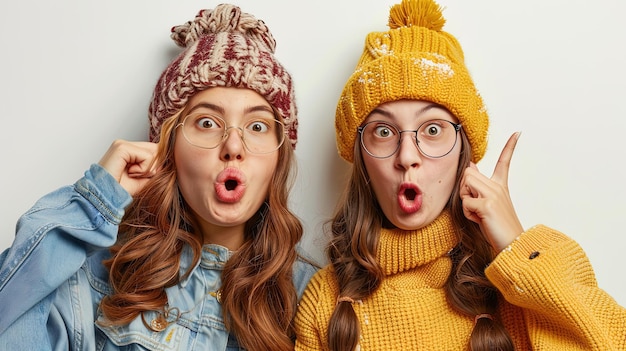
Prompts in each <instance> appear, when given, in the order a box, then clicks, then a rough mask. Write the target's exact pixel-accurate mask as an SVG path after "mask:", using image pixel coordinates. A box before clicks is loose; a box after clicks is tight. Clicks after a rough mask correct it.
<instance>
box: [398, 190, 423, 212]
mask: <svg viewBox="0 0 626 351" xmlns="http://www.w3.org/2000/svg"><path fill="white" fill-rule="evenodd" d="M398 205H399V208H400V210H401V211H402V212H404V213H407V214H411V213H415V212H417V211H419V209H420V208H421V207H422V194H421V191H420V189H419V188H418V187H417V185H415V184H411V183H403V184H401V185H400V189H398Z"/></svg>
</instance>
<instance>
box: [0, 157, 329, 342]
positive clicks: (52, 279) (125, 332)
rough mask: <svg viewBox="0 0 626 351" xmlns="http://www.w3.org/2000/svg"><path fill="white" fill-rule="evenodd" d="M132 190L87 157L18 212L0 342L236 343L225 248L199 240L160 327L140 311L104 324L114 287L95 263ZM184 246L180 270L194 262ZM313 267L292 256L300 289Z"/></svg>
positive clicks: (3, 289) (2, 265)
mask: <svg viewBox="0 0 626 351" xmlns="http://www.w3.org/2000/svg"><path fill="white" fill-rule="evenodd" d="M131 200H132V199H131V197H130V196H129V194H128V193H127V192H126V191H125V190H124V189H123V188H122V187H121V186H120V185H119V184H118V183H117V182H116V181H115V179H113V177H111V176H110V175H109V174H108V173H107V172H106V170H104V169H103V168H101V167H100V166H98V165H92V166H91V168H90V169H89V170H88V171H87V172H85V176H84V177H83V178H81V179H79V180H78V181H77V182H76V183H75V184H74V185H73V186H67V187H63V188H61V189H58V190H57V191H54V192H52V193H50V194H48V195H46V196H44V197H43V198H41V199H40V200H39V201H37V203H36V204H35V205H34V206H33V207H32V208H31V209H30V210H29V211H28V212H27V213H25V214H24V215H23V216H22V218H20V220H19V221H18V225H17V234H16V237H15V240H14V243H13V245H12V246H11V248H9V249H8V250H6V251H4V252H3V253H2V254H0V350H239V349H240V348H239V346H238V344H237V341H236V340H235V339H234V338H233V337H232V336H231V335H229V333H228V332H227V331H226V328H225V327H224V322H223V320H222V317H221V308H220V304H219V302H218V301H217V299H216V298H215V296H214V294H211V292H215V291H217V290H218V289H219V287H220V276H221V271H222V267H223V265H224V263H225V262H226V260H228V258H229V257H230V252H229V251H228V250H227V249H226V248H224V247H221V246H218V245H205V246H204V247H203V252H202V257H201V260H200V262H198V263H197V264H196V266H195V267H192V273H191V274H190V275H189V276H188V277H187V278H186V279H185V280H183V281H181V282H180V283H179V284H177V285H176V286H173V287H170V288H168V289H167V290H166V291H167V297H168V307H169V309H170V311H171V314H172V315H176V316H178V318H177V319H176V318H172V319H176V321H175V322H174V323H171V324H169V325H168V326H167V328H166V329H165V330H163V331H161V332H154V331H151V330H150V329H148V328H146V326H145V325H144V323H148V324H149V323H151V322H152V321H153V320H155V319H156V317H157V315H156V313H155V312H150V313H144V314H143V318H142V316H140V317H138V318H136V319H135V320H134V321H132V322H131V323H130V324H128V325H125V326H121V327H120V326H108V325H107V324H106V323H104V320H103V317H102V315H101V313H100V312H99V310H98V305H99V302H100V300H101V299H102V297H103V296H105V295H106V294H108V293H109V292H110V286H109V284H108V273H107V271H106V269H105V268H104V266H103V265H102V264H101V262H102V260H103V259H105V258H107V257H108V255H109V252H108V249H107V248H108V247H109V246H111V245H113V243H114V242H115V239H116V237H117V229H118V225H119V223H120V221H121V218H122V216H123V214H124V208H125V207H126V206H127V205H128V204H129V203H130V202H131ZM192 259H193V257H192V254H191V249H189V248H185V249H184V250H183V253H182V255H181V267H180V269H181V272H186V271H187V270H188V269H189V268H190V267H191V264H192ZM316 270H317V268H316V267H315V266H314V265H312V264H310V263H309V262H308V261H306V260H304V259H300V260H298V261H297V262H296V263H295V264H294V284H295V286H296V289H297V292H298V297H300V296H302V293H303V291H304V288H305V286H306V284H307V282H308V281H309V279H310V278H311V276H312V275H313V274H314V273H315V271H316Z"/></svg>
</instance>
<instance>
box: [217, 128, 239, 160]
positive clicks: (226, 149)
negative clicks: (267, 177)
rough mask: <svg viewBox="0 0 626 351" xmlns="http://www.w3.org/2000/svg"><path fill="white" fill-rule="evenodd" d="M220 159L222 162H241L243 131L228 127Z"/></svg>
mask: <svg viewBox="0 0 626 351" xmlns="http://www.w3.org/2000/svg"><path fill="white" fill-rule="evenodd" d="M225 135H226V137H225V140H224V143H223V144H222V150H221V153H220V157H221V158H222V160H224V161H230V160H241V159H243V157H244V154H245V147H244V145H243V131H242V130H241V128H239V127H228V128H226V131H225Z"/></svg>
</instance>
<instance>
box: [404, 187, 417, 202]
mask: <svg viewBox="0 0 626 351" xmlns="http://www.w3.org/2000/svg"><path fill="white" fill-rule="evenodd" d="M416 196H417V191H415V189H406V190H405V191H404V197H406V199H407V200H409V201H413V200H415V197H416Z"/></svg>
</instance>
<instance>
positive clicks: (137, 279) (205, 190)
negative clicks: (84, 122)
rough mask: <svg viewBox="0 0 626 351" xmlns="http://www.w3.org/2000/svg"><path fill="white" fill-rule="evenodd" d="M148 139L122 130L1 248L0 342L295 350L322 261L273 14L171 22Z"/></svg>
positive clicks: (231, 12) (223, 8)
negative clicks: (306, 254) (295, 178)
mask: <svg viewBox="0 0 626 351" xmlns="http://www.w3.org/2000/svg"><path fill="white" fill-rule="evenodd" d="M171 36H172V39H174V41H175V42H176V43H177V44H179V45H180V46H182V47H184V48H185V49H184V50H183V51H182V52H181V53H180V54H179V55H178V56H177V57H176V58H175V59H174V60H173V61H172V62H171V63H170V64H169V65H168V67H167V68H166V69H165V70H164V72H163V73H162V75H161V77H160V78H159V80H158V82H157V84H156V88H155V89H154V94H153V98H152V102H151V104H150V108H149V117H150V141H151V142H130V141H122V140H118V141H116V142H114V143H113V144H112V146H111V147H110V148H109V150H108V151H107V152H106V154H105V155H104V156H103V157H102V159H101V160H100V162H99V163H98V164H93V165H92V166H91V167H90V168H89V170H88V171H86V172H85V175H84V177H82V178H80V179H79V180H78V181H77V182H76V183H74V184H73V185H71V186H66V187H63V188H61V189H58V190H57V191H54V192H52V193H50V194H48V195H46V196H44V197H43V198H42V199H40V200H39V201H38V202H37V203H36V204H35V206H33V208H32V209H31V210H29V211H28V212H27V213H26V214H25V215H24V216H22V218H20V221H19V224H18V230H17V233H16V239H15V241H14V243H13V245H12V246H11V247H10V248H9V249H8V250H6V251H5V252H3V253H2V254H0V350H90V351H92V350H99V351H102V350H105V351H107V350H184V351H190V350H203V351H207V350H220V351H224V350H242V349H246V350H262V351H266V350H293V347H294V339H295V333H294V328H293V317H294V316H295V313H296V306H297V301H298V298H299V296H301V295H302V292H303V291H304V288H305V286H306V283H307V282H308V280H309V278H310V277H311V276H312V275H313V273H315V271H316V270H317V267H316V266H315V265H314V264H311V262H310V261H309V260H307V259H305V258H303V256H301V255H300V253H299V252H298V250H297V244H298V242H299V240H300V238H301V236H302V233H303V228H302V225H301V223H300V221H299V219H298V218H297V217H296V216H295V215H294V214H293V213H292V212H291V211H290V210H289V208H288V207H287V202H288V194H289V186H290V184H291V183H290V182H291V180H292V179H291V174H292V173H291V170H292V167H293V162H294V159H295V156H294V151H293V149H294V147H295V144H296V141H297V108H296V104H295V95H294V90H293V82H292V79H291V75H290V74H289V73H288V72H287V71H286V70H285V68H284V67H283V66H282V65H281V64H280V62H279V61H278V60H277V59H276V57H275V56H274V50H275V47H276V42H275V40H274V37H273V36H272V34H271V33H270V31H269V29H268V28H267V26H266V25H265V23H264V22H263V21H262V20H259V19H257V18H255V17H254V16H253V15H251V14H248V13H245V12H243V11H242V10H241V9H240V8H239V7H237V6H234V5H230V4H221V5H218V6H216V7H215V8H212V9H205V10H202V11H200V12H199V13H198V15H197V16H195V18H193V19H192V20H191V21H188V22H186V23H185V24H183V25H180V26H176V27H174V28H173V29H172V35H171Z"/></svg>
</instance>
